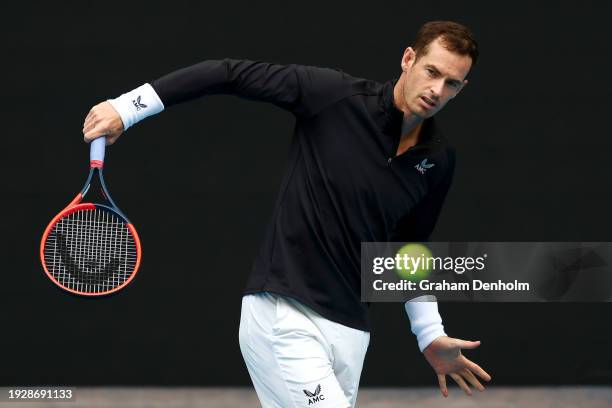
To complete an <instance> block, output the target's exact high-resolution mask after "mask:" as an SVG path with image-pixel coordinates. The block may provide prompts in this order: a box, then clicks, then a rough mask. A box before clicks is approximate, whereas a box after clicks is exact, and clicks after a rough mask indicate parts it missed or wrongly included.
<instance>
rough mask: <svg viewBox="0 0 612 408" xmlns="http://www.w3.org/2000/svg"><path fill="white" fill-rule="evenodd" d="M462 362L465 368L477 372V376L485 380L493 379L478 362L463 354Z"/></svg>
mask: <svg viewBox="0 0 612 408" xmlns="http://www.w3.org/2000/svg"><path fill="white" fill-rule="evenodd" d="M462 357H463V358H462V364H463V365H464V367H465V368H467V369H468V370H470V371H471V372H472V373H475V374H476V375H477V376H479V377H480V378H482V379H483V380H485V381H491V376H490V375H489V373H487V372H486V371H485V370H483V369H482V368H481V367H480V366H479V365H478V364H476V363H475V362H473V361H471V360H469V359H467V358H466V357H465V356H462Z"/></svg>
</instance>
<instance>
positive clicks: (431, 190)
mask: <svg viewBox="0 0 612 408" xmlns="http://www.w3.org/2000/svg"><path fill="white" fill-rule="evenodd" d="M477 56H478V49H477V45H476V42H475V41H474V40H473V38H472V34H471V33H470V31H469V30H468V29H467V28H465V27H463V26H462V25H460V24H457V23H453V22H444V21H441V22H430V23H427V24H425V25H424V26H423V27H422V28H421V29H420V30H419V33H418V35H417V38H416V41H415V43H414V45H413V47H408V48H407V49H406V50H405V52H404V55H403V57H402V60H401V68H402V74H401V76H400V78H399V79H398V80H397V81H388V82H386V83H384V84H379V83H376V82H374V81H370V80H365V79H358V78H353V77H351V76H349V75H347V74H345V73H343V72H341V71H337V70H332V69H324V68H316V67H307V66H299V65H288V66H283V65H277V64H267V63H262V62H251V61H242V60H232V59H225V60H221V61H204V62H201V63H199V64H196V65H193V66H191V67H187V68H184V69H181V70H178V71H176V72H173V73H170V74H169V75H166V76H164V77H161V78H159V79H157V80H155V81H153V82H151V84H145V85H143V86H141V87H139V88H137V89H135V90H133V91H131V92H128V93H126V94H123V95H122V96H120V97H119V98H116V99H113V100H109V101H107V102H102V103H100V104H98V105H96V106H94V107H93V108H92V109H91V111H90V112H89V114H88V115H87V117H86V119H85V123H84V127H83V133H84V136H85V140H86V141H87V142H89V141H91V140H93V139H95V138H96V137H100V136H103V135H106V138H107V142H108V143H109V144H112V143H114V142H115V141H116V140H117V138H118V137H119V136H120V135H121V134H122V132H123V131H125V130H126V129H128V128H129V127H130V126H132V125H134V124H135V123H137V122H138V121H140V120H142V119H144V118H146V117H148V116H150V115H153V114H156V113H158V112H161V111H162V110H163V109H164V108H166V107H168V106H171V105H174V104H178V103H181V102H185V101H188V100H192V99H195V98H198V97H201V96H204V95H212V94H232V95H236V96H240V97H243V98H247V99H252V100H257V101H265V102H270V103H273V104H275V105H277V106H279V107H281V108H283V109H286V110H288V111H290V112H291V113H293V114H294V115H295V117H296V125H295V131H294V137H293V141H292V144H291V149H290V153H289V155H290V160H289V166H288V169H287V173H286V175H285V177H284V179H283V182H282V184H281V188H280V194H279V197H278V200H277V203H276V206H275V210H274V213H273V216H272V220H271V223H270V225H269V227H268V229H267V232H266V234H265V238H264V242H263V245H262V247H261V250H260V253H259V255H258V256H257V258H256V260H255V262H254V267H253V271H252V273H251V275H250V278H249V280H248V283H247V287H246V290H245V295H244V297H243V300H242V313H241V321H240V331H239V339H240V347H241V351H242V354H243V356H244V359H245V362H246V365H247V368H248V371H249V374H250V376H251V379H252V381H253V384H254V386H255V390H256V391H257V394H258V397H259V399H260V401H261V403H262V405H263V406H264V407H281V408H286V407H306V406H317V407H321V408H324V407H334V408H335V407H337V408H347V407H353V406H354V405H355V400H356V397H357V388H358V385H359V378H360V375H361V369H362V365H363V359H364V357H365V353H366V350H367V347H368V342H369V327H370V324H369V321H368V316H367V305H365V304H363V303H361V302H360V267H359V260H360V243H361V242H365V241H390V240H395V241H424V240H426V239H427V238H428V236H429V234H430V233H431V231H432V229H433V227H434V224H435V221H436V219H437V217H438V214H439V212H440V209H441V207H442V203H443V201H444V198H445V196H446V193H447V191H448V188H449V186H450V182H451V178H452V173H453V170H454V163H455V158H454V152H453V150H452V148H450V147H449V146H448V144H447V142H446V140H445V138H444V137H443V136H442V135H441V134H440V132H439V131H438V130H437V128H436V126H435V123H434V121H433V119H432V116H433V115H434V114H435V113H436V112H438V111H439V110H440V109H442V108H443V107H444V106H445V105H446V103H447V102H448V101H449V100H451V99H452V98H454V97H455V96H456V95H457V94H458V93H459V92H460V91H461V90H462V89H463V87H464V86H465V85H466V84H467V80H466V79H465V78H466V76H467V74H468V72H469V70H470V68H471V66H472V65H473V64H474V63H475V62H476V59H477ZM418 300H423V299H418ZM405 307H406V311H407V313H408V317H409V319H410V322H411V326H412V331H413V332H414V333H415V334H416V336H417V341H418V344H419V348H420V349H421V351H423V353H424V355H425V358H426V359H427V361H428V362H429V363H430V364H431V366H432V367H433V369H434V370H435V372H436V373H437V375H438V381H439V386H440V390H441V392H442V394H443V395H444V396H447V395H448V391H447V387H446V379H445V378H446V377H445V376H446V375H447V374H448V375H450V376H451V377H452V378H453V379H454V380H455V381H456V382H457V383H458V384H459V386H460V387H461V388H462V389H463V390H464V391H465V392H466V393H467V394H468V395H471V389H470V387H469V386H468V384H471V385H472V386H474V387H476V388H477V389H479V390H481V391H482V390H483V386H482V385H481V384H480V382H479V381H478V379H477V378H476V376H475V374H476V375H478V376H479V377H481V378H482V379H484V380H486V381H489V380H490V377H489V375H488V374H487V373H486V372H485V371H484V370H483V369H482V368H480V367H479V366H478V365H476V364H475V363H473V362H471V361H470V360H468V359H466V358H465V357H464V356H463V355H462V354H461V349H462V348H468V349H471V348H475V347H477V346H478V345H479V344H480V343H479V342H472V341H464V340H459V339H453V338H450V337H447V336H446V334H445V333H444V330H443V326H442V324H441V323H442V320H441V318H440V315H439V314H438V310H437V304H436V302H425V301H421V302H419V301H414V299H413V301H410V302H407V303H406V305H405ZM315 404H316V405H315Z"/></svg>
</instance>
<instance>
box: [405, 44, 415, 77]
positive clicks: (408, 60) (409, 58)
mask: <svg viewBox="0 0 612 408" xmlns="http://www.w3.org/2000/svg"><path fill="white" fill-rule="evenodd" d="M415 60H416V53H415V52H414V50H413V49H412V47H408V48H406V50H405V51H404V55H403V56H402V71H404V72H406V71H408V70H409V69H410V68H411V67H412V65H413V64H414V61H415Z"/></svg>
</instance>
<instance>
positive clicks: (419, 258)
mask: <svg viewBox="0 0 612 408" xmlns="http://www.w3.org/2000/svg"><path fill="white" fill-rule="evenodd" d="M431 256H432V254H431V251H430V250H429V248H427V247H426V246H425V245H423V244H406V245H404V246H403V247H401V248H400V249H399V251H397V254H396V257H395V258H396V264H395V272H397V275H398V276H399V277H400V278H401V279H406V280H410V281H416V282H418V281H420V280H423V279H425V278H426V277H427V276H428V275H429V272H431V271H430V270H429V269H428V268H427V267H428V265H427V264H428V262H427V258H431Z"/></svg>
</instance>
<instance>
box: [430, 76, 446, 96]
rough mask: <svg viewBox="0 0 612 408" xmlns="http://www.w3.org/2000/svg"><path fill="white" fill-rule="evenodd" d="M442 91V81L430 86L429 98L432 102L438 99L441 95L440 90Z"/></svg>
mask: <svg viewBox="0 0 612 408" xmlns="http://www.w3.org/2000/svg"><path fill="white" fill-rule="evenodd" d="M443 89H444V81H443V80H441V81H436V82H434V83H432V84H431V88H430V90H431V98H432V99H434V100H436V101H437V100H438V99H440V95H442V90H443Z"/></svg>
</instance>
